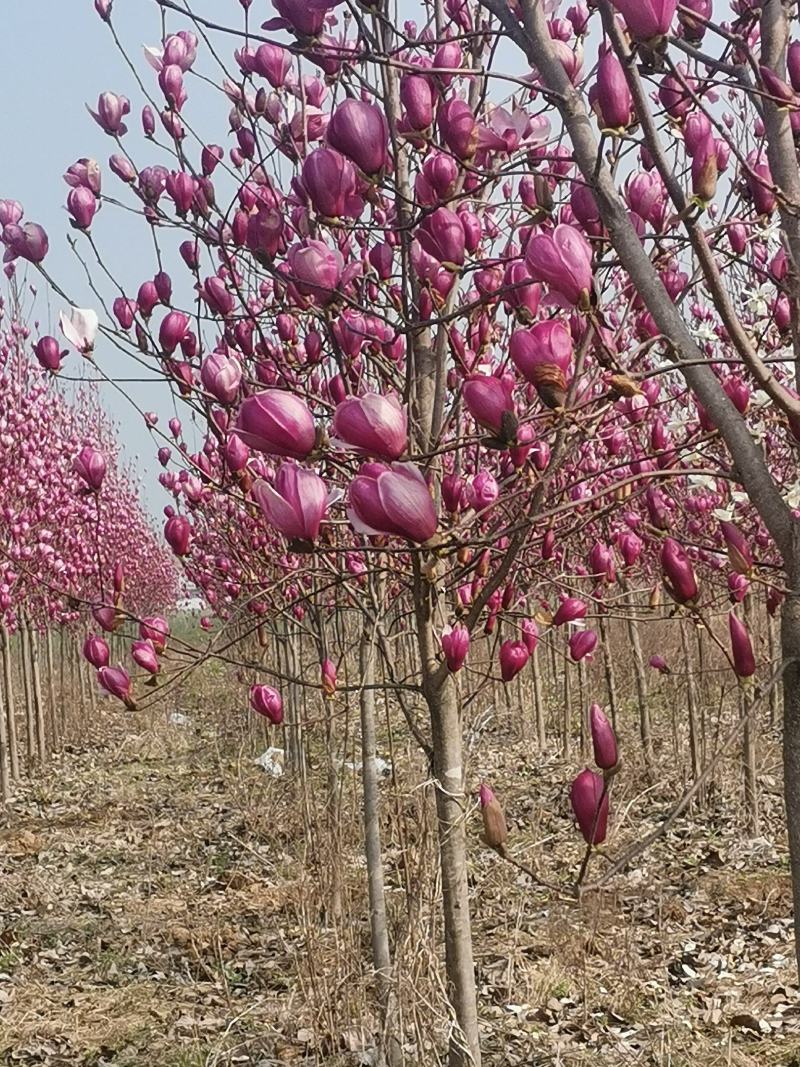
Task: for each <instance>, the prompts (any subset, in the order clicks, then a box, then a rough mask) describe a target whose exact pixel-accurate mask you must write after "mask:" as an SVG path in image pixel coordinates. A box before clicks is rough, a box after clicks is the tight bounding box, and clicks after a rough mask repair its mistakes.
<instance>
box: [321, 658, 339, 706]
mask: <svg viewBox="0 0 800 1067" xmlns="http://www.w3.org/2000/svg"><path fill="white" fill-rule="evenodd" d="M320 673H321V675H322V690H323V692H324V693H325V696H326V697H332V696H333V695H334V693H335V692H336V676H337V672H336V664H335V663H334V662H333V660H332V659H324V660H323V661H322V666H321V668H320Z"/></svg>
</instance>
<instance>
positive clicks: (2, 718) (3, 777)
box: [0, 687, 9, 800]
mask: <svg viewBox="0 0 800 1067" xmlns="http://www.w3.org/2000/svg"><path fill="white" fill-rule="evenodd" d="M8 760H9V752H8V708H7V706H6V702H5V700H4V699H3V694H2V687H0V794H2V798H3V800H8V797H9V782H8Z"/></svg>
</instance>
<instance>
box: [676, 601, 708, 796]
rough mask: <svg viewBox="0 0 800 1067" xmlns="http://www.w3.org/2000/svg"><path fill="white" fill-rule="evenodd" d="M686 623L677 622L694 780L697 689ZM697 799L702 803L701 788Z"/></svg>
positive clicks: (696, 772)
mask: <svg viewBox="0 0 800 1067" xmlns="http://www.w3.org/2000/svg"><path fill="white" fill-rule="evenodd" d="M687 625H688V624H687V623H686V622H685V621H684V620H683V619H682V620H681V622H680V623H679V626H680V631H681V647H682V648H683V659H684V663H685V665H686V707H687V713H688V717H689V759H690V761H691V774H692V781H696V780H697V778H699V776H700V767H701V764H702V760H701V759H700V742H699V738H698V736H697V690H696V687H695V684H694V675H693V673H692V666H693V660H692V647H691V644H690V643H689V638H688V636H687V634H686V626H687ZM698 799H699V801H700V802H701V803H702V799H703V792H702V790H701V792H700V797H699V798H698Z"/></svg>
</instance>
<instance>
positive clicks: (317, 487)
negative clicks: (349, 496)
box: [253, 463, 328, 541]
mask: <svg viewBox="0 0 800 1067" xmlns="http://www.w3.org/2000/svg"><path fill="white" fill-rule="evenodd" d="M253 498H254V499H255V500H256V502H257V503H258V505H259V507H260V508H261V510H262V512H263V513H264V515H265V517H266V519H267V522H269V523H270V525H271V526H274V527H275V529H276V530H279V531H280V532H281V533H282V534H283V535H284V537H287V538H288V539H289V540H290V541H314V540H315V538H316V537H317V534H318V533H319V528H320V523H321V522H322V520H323V518H324V517H325V513H326V511H327V508H328V490H327V489H326V487H325V483H324V482H323V480H322V479H321V478H320V477H319V475H318V474H315V473H314V472H313V471H310V470H306V469H305V467H298V466H297V464H296V463H283V464H281V467H280V468H279V470H278V473H277V474H276V475H275V481H274V483H273V484H272V485H271V484H270V483H269V482H267V481H263V480H259V481H257V482H256V483H255V485H254V486H253Z"/></svg>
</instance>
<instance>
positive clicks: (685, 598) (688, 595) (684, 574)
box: [661, 537, 698, 604]
mask: <svg viewBox="0 0 800 1067" xmlns="http://www.w3.org/2000/svg"><path fill="white" fill-rule="evenodd" d="M661 567H662V569H663V572H664V584H665V585H666V587H667V591H668V592H669V594H670V595H671V596H672V597H673V598H674V599H675V600H676V601H677V602H678V603H679V604H690V603H692V602H693V601H695V600H696V599H697V593H698V589H697V579H696V578H695V574H694V570H693V568H692V565H691V563H690V562H689V557H688V556H687V555H686V553H685V552H684V551H683V549H682V548H681V546H680V545H679V544H678V542H677V541H676V540H675V539H674V538H672V537H668V538H667V539H666V540H665V541H664V544H663V546H662V549H661Z"/></svg>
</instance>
